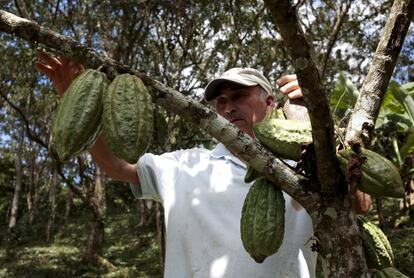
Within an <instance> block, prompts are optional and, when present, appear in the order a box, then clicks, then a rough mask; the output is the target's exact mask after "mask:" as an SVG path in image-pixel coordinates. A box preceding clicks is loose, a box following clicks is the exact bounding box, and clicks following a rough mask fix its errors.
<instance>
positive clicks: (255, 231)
mask: <svg viewBox="0 0 414 278" xmlns="http://www.w3.org/2000/svg"><path fill="white" fill-rule="evenodd" d="M284 230H285V199H284V198H283V193H282V191H281V190H280V189H279V188H277V187H276V186H275V185H273V184H272V183H271V182H269V181H268V180H266V179H265V178H264V177H259V178H258V179H257V180H256V181H255V182H254V183H253V185H252V186H251V188H250V190H249V192H248V193H247V196H246V199H245V200H244V204H243V209H242V215H241V220H240V231H241V239H242V242H243V246H244V248H245V249H246V251H247V252H248V253H249V254H250V256H251V257H252V258H253V259H254V260H255V261H256V262H258V263H262V262H263V261H264V260H265V259H266V257H268V256H271V255H272V254H274V253H276V252H277V250H278V249H279V247H280V245H281V244H282V241H283V236H284Z"/></svg>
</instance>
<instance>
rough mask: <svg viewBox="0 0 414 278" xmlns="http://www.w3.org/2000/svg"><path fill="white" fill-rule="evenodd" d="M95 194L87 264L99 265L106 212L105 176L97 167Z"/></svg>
mask: <svg viewBox="0 0 414 278" xmlns="http://www.w3.org/2000/svg"><path fill="white" fill-rule="evenodd" d="M93 192H94V194H93V197H92V198H91V200H90V201H91V202H92V203H93V205H92V207H93V208H94V211H93V212H92V216H91V222H90V230H89V235H88V243H87V247H86V254H85V258H86V261H87V262H89V263H92V264H97V263H99V262H100V254H101V252H102V247H103V242H104V238H105V230H104V228H105V223H104V218H105V211H106V202H105V191H104V185H103V174H102V171H101V169H100V168H99V167H98V166H97V165H96V173H95V185H94V190H93Z"/></svg>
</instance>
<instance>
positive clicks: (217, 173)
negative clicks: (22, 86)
mask: <svg viewBox="0 0 414 278" xmlns="http://www.w3.org/2000/svg"><path fill="white" fill-rule="evenodd" d="M39 60H40V62H38V63H36V68H37V69H38V70H39V71H40V72H42V73H44V74H46V75H47V76H48V77H49V78H50V79H51V80H52V82H53V84H54V87H55V89H56V91H57V92H58V93H59V94H60V95H63V93H64V91H65V90H66V89H67V87H68V86H69V84H70V82H71V81H72V80H73V79H74V77H75V76H76V75H77V74H78V73H79V71H81V70H82V66H81V65H79V64H76V63H73V62H71V61H69V60H67V59H64V58H63V59H57V58H54V57H51V56H48V55H46V54H44V53H40V54H39ZM278 84H279V85H281V86H282V88H281V91H282V92H284V93H287V94H290V97H293V98H295V97H300V96H301V92H300V88H299V86H298V83H297V81H296V77H295V76H284V77H283V78H281V79H280V80H279V81H278ZM271 93H272V90H271V85H270V83H269V81H268V80H267V79H266V78H265V77H264V76H263V75H262V74H261V73H260V72H258V71H257V70H254V69H243V68H235V69H231V70H229V71H227V72H225V73H224V74H223V75H222V76H221V77H220V78H218V79H215V80H213V81H211V82H210V83H209V84H208V85H207V87H206V89H205V95H204V97H205V99H206V100H207V101H211V102H212V103H213V106H214V108H215V109H216V111H217V113H218V114H220V115H222V116H223V117H225V118H226V119H228V120H229V121H230V122H232V123H233V124H234V125H236V126H237V127H238V128H240V129H241V130H243V131H244V132H246V133H247V134H249V135H250V136H253V133H252V125H253V124H254V123H256V122H259V121H261V120H262V119H263V118H264V116H265V114H266V112H267V111H269V110H271V109H273V108H274V106H275V100H274V98H273V96H272V94H271ZM89 152H90V154H91V155H92V157H93V159H94V160H95V162H96V163H98V165H99V166H100V167H101V168H102V169H103V170H104V171H105V172H106V173H107V174H108V175H109V176H110V177H112V178H113V179H117V180H121V181H126V182H129V183H130V184H131V188H132V191H133V193H134V194H135V195H136V196H138V197H143V198H150V199H154V200H156V201H159V202H161V203H162V205H163V208H164V211H165V224H166V262H165V264H166V265H165V277H177V278H183V277H249V278H251V277H314V273H315V262H316V254H315V253H313V252H311V250H310V244H309V243H307V241H308V239H309V238H310V237H311V236H312V235H313V231H312V223H311V219H310V217H309V215H308V214H307V213H306V211H305V210H304V209H303V208H301V207H300V206H298V205H297V204H296V205H295V202H294V201H293V200H292V199H291V198H290V197H289V196H288V195H286V194H284V197H285V201H286V214H285V235H284V240H283V243H282V246H281V247H280V249H279V251H278V252H277V253H276V254H275V255H273V256H271V257H269V258H267V259H266V260H265V261H264V262H263V263H262V264H257V263H256V262H254V261H253V259H252V258H250V256H249V255H248V253H247V252H246V251H245V250H244V248H243V245H242V242H241V238H240V228H239V225H240V216H241V210H242V206H243V202H244V199H245V197H246V194H247V192H248V190H249V187H250V184H246V183H244V180H243V179H244V175H245V172H246V164H245V163H244V162H243V161H241V160H240V159H239V158H238V157H236V156H235V155H234V154H232V153H231V152H230V151H229V150H227V149H226V148H225V146H224V145H222V144H218V145H217V146H216V147H215V148H214V149H213V150H206V149H201V148H194V149H190V150H180V151H175V152H171V153H165V154H162V155H153V154H145V155H143V156H142V157H141V158H140V159H139V161H138V163H137V164H136V165H133V164H129V163H127V162H125V161H123V160H120V159H118V158H117V157H115V156H114V155H113V154H112V153H111V152H110V151H109V149H108V147H107V146H106V143H105V139H104V134H102V135H101V136H100V137H99V139H98V141H97V142H96V144H95V145H94V146H93V147H92V148H91V149H90V150H89Z"/></svg>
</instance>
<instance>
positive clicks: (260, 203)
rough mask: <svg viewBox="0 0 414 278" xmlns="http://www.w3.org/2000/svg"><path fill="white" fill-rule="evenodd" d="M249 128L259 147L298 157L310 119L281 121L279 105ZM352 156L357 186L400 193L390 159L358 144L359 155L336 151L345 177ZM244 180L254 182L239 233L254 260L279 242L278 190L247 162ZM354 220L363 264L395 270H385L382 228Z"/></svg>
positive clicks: (387, 257)
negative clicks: (357, 164) (357, 166)
mask: <svg viewBox="0 0 414 278" xmlns="http://www.w3.org/2000/svg"><path fill="white" fill-rule="evenodd" d="M253 132H254V134H255V136H256V138H257V139H258V140H259V141H260V142H261V143H262V144H263V145H264V146H266V147H267V148H268V149H269V150H271V151H272V152H273V153H274V154H275V155H277V156H279V157H281V158H283V159H291V160H295V161H298V160H299V159H300V158H301V153H302V149H303V146H304V145H307V144H310V143H312V128H311V124H310V122H308V121H298V120H286V119H285V118H284V117H283V114H282V113H281V112H280V110H275V111H272V112H270V113H268V114H267V115H266V117H265V119H264V120H263V121H262V122H260V123H257V124H254V125H253ZM355 155H360V156H363V157H365V162H364V163H363V164H362V166H361V170H362V175H361V178H360V181H359V184H358V189H360V190H361V191H363V192H365V193H368V194H370V195H372V196H376V197H380V196H383V197H385V196H387V197H402V196H403V194H404V189H403V183H402V180H401V177H400V174H399V172H398V170H397V168H396V167H395V166H394V164H393V163H392V162H391V161H389V160H388V159H386V158H385V157H383V156H381V155H379V154H378V153H375V152H373V151H370V150H366V149H364V148H361V150H360V153H359V154H356V153H354V152H353V151H352V150H351V149H344V150H341V151H339V152H338V153H337V157H338V160H339V162H340V168H341V171H342V172H343V174H344V175H345V176H348V161H349V160H350V159H352V157H353V156H355ZM244 180H245V182H246V183H250V182H254V183H253V185H252V187H251V189H250V190H249V192H248V194H247V196H246V199H245V201H244V205H243V210H242V216H241V224H240V226H241V227H240V230H241V238H242V242H243V245H244V247H245V249H246V251H247V252H248V253H249V254H250V255H251V257H253V259H254V260H255V261H256V262H262V261H263V260H264V259H265V258H266V257H267V256H270V255H272V254H274V253H275V252H277V250H278V249H279V247H280V245H281V243H282V241H283V234H284V213H285V207H284V199H283V194H282V192H281V191H280V189H278V188H277V187H276V186H275V185H272V184H271V183H270V182H269V181H267V180H266V179H265V178H264V177H263V176H261V175H260V173H258V172H257V171H256V170H255V169H253V168H252V167H250V166H249V167H248V170H247V172H246V175H245V179H244ZM275 192H279V193H277V194H276V193H275ZM358 223H359V224H360V226H361V233H362V238H363V241H364V249H365V253H366V257H367V261H368V265H369V267H370V268H373V269H377V270H381V271H383V272H382V273H388V272H389V273H391V272H392V271H395V270H389V269H388V270H385V268H387V267H388V268H390V267H392V266H393V264H394V263H393V260H394V257H393V254H392V250H391V246H390V244H389V242H388V240H387V238H386V237H385V235H384V234H383V233H382V231H381V230H380V229H379V228H378V227H376V226H375V225H374V224H372V223H368V222H367V221H366V220H362V218H361V219H359V220H358ZM396 271H398V270H396ZM382 275H386V274H382ZM381 277H383V276H381ZM384 277H388V276H384ZM398 277H400V276H398ZM401 277H404V276H401Z"/></svg>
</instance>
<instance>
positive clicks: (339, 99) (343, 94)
mask: <svg viewBox="0 0 414 278" xmlns="http://www.w3.org/2000/svg"><path fill="white" fill-rule="evenodd" d="M358 94H359V92H358V90H357V88H356V87H355V85H354V84H353V83H352V81H351V80H350V79H349V78H348V77H347V76H346V73H345V72H341V73H340V74H339V76H338V80H337V81H336V82H335V86H334V88H333V90H332V94H331V99H330V102H331V107H332V109H333V112H334V114H335V115H336V116H337V117H338V118H343V117H344V116H345V115H346V114H347V113H348V112H349V110H350V109H351V108H352V107H354V105H355V102H356V100H357V98H358Z"/></svg>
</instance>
